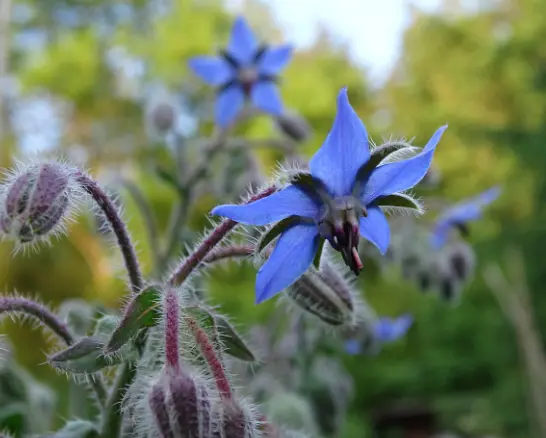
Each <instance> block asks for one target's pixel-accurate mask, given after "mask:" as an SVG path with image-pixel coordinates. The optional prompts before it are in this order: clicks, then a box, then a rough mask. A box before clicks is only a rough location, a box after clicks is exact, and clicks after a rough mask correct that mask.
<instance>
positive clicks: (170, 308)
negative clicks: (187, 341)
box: [163, 287, 180, 373]
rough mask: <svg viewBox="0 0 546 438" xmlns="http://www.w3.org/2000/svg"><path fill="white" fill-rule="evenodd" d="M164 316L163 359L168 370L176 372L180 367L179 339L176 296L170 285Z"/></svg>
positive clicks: (166, 296)
mask: <svg viewBox="0 0 546 438" xmlns="http://www.w3.org/2000/svg"><path fill="white" fill-rule="evenodd" d="M163 306H164V307H163V314H164V316H165V361H166V365H167V369H168V371H169V372H172V373H177V372H178V371H179V369H180V358H179V355H178V351H179V339H178V331H179V324H178V315H179V309H178V296H177V295H176V290H175V289H174V288H172V287H170V288H169V289H168V290H167V293H166V295H165V301H164V304H163Z"/></svg>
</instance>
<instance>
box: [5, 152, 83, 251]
mask: <svg viewBox="0 0 546 438" xmlns="http://www.w3.org/2000/svg"><path fill="white" fill-rule="evenodd" d="M72 179H73V178H72V172H71V170H70V169H69V168H67V167H66V166H64V165H62V164H60V163H55V162H51V163H44V164H35V165H31V166H29V167H27V168H25V169H21V171H20V172H17V173H16V174H14V175H13V176H12V177H11V178H10V179H9V180H8V181H7V183H6V184H5V185H4V187H3V188H2V197H1V205H0V230H1V231H2V232H3V233H5V234H8V235H10V236H13V237H14V238H15V239H16V240H17V241H18V242H19V243H21V244H26V243H31V242H35V241H36V240H40V239H46V238H47V237H49V236H50V235H54V234H57V233H59V232H62V231H63V228H64V225H65V223H66V219H67V217H68V216H69V212H70V209H71V207H72V206H73V204H74V201H75V193H76V187H77V186H76V185H75V184H73V181H72Z"/></svg>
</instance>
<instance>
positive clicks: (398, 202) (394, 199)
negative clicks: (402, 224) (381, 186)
mask: <svg viewBox="0 0 546 438" xmlns="http://www.w3.org/2000/svg"><path fill="white" fill-rule="evenodd" d="M374 203H375V204H376V205H379V206H381V207H399V208H411V209H412V210H417V211H419V212H421V211H423V208H422V207H421V205H420V204H419V202H417V201H416V200H415V199H413V198H412V197H411V196H408V195H404V194H402V193H398V194H393V195H388V196H381V197H380V198H378V199H377V200H376V201H375V202H374Z"/></svg>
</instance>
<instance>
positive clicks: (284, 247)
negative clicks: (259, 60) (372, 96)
mask: <svg viewBox="0 0 546 438" xmlns="http://www.w3.org/2000/svg"><path fill="white" fill-rule="evenodd" d="M446 128H447V125H446V126H443V127H441V128H440V129H438V130H437V131H436V132H435V133H434V135H433V136H432V138H431V139H430V140H429V142H428V143H427V145H426V146H425V147H424V148H423V150H422V151H421V152H420V153H419V154H417V155H415V156H412V157H411V158H408V159H406V160H402V161H395V162H388V163H385V164H381V162H382V160H383V159H384V158H385V157H386V156H388V155H390V154H391V153H393V152H394V151H396V150H398V149H396V147H394V146H393V147H392V148H377V149H376V150H374V151H373V153H371V152H370V148H369V145H368V133H367V131H366V128H365V126H364V124H363V123H362V121H361V120H360V119H359V118H358V116H357V114H356V113H355V112H354V110H353V108H352V107H351V104H350V103H349V99H348V97H347V88H342V89H341V91H340V92H339V95H338V99H337V114H336V117H335V120H334V124H333V126H332V129H331V131H330V133H329V134H328V136H327V138H326V140H325V142H324V144H323V145H322V147H321V148H320V149H319V150H318V151H317V153H316V154H315V155H314V156H313V158H312V159H311V161H310V163H309V167H310V173H308V174H306V173H300V174H297V175H295V176H294V177H293V178H292V180H291V182H292V184H290V185H289V186H288V187H286V188H284V189H283V190H280V191H278V192H276V193H274V194H272V195H270V196H268V197H266V198H263V199H261V200H259V201H256V202H253V203H250V204H246V205H221V206H218V207H216V208H214V209H213V210H212V212H211V213H212V214H214V215H219V216H225V217H228V218H230V219H232V220H234V221H237V222H241V223H244V224H248V225H267V224H270V223H273V222H279V223H278V224H277V225H275V226H274V227H273V228H272V229H271V230H270V231H269V235H268V237H267V238H266V239H265V243H266V244H267V243H269V242H271V241H272V240H273V239H274V238H275V237H276V236H279V239H278V241H277V243H276V246H275V249H274V250H273V252H272V254H271V256H270V257H269V259H268V260H267V261H266V262H265V264H264V265H263V266H262V267H261V268H260V270H259V271H258V276H257V279H256V302H257V303H260V302H262V301H265V300H267V299H269V298H271V297H273V296H274V295H276V294H277V293H279V292H280V291H281V290H283V289H285V288H286V287H288V286H290V285H292V284H293V283H294V282H295V281H296V280H297V279H298V278H299V277H300V276H301V275H302V274H303V273H304V272H305V271H306V270H307V268H309V266H310V265H311V263H312V262H313V260H314V259H315V257H316V255H317V253H318V254H319V257H320V251H319V250H320V248H322V244H323V242H324V241H325V240H328V242H329V243H330V245H331V246H332V248H334V249H335V250H337V251H339V252H340V253H341V255H342V257H343V260H344V261H345V263H346V264H347V266H349V267H350V268H351V270H352V271H353V272H354V273H355V274H358V273H359V272H360V270H361V269H362V262H361V260H360V257H359V255H358V251H357V248H358V242H359V236H360V235H361V236H362V237H364V238H365V239H367V240H369V241H370V242H372V243H373V244H374V245H375V246H376V247H377V248H378V249H379V251H380V252H381V253H382V254H385V252H386V251H387V248H388V246H389V242H390V229H389V224H388V222H387V218H386V216H385V214H384V213H383V211H382V210H381V208H382V207H389V206H395V207H398V208H409V209H413V210H417V211H418V212H422V209H421V206H420V205H419V203H418V202H417V201H416V200H414V199H413V198H412V197H410V196H408V195H406V194H403V193H401V192H403V191H405V190H408V189H411V188H412V187H414V186H415V185H416V184H417V183H418V182H419V181H421V179H422V178H423V177H424V176H425V174H426V173H427V171H428V169H429V167H430V164H431V162H432V157H433V154H434V150H435V149H436V146H437V144H438V142H439V141H440V138H441V136H442V134H443V132H444V131H445V129H446Z"/></svg>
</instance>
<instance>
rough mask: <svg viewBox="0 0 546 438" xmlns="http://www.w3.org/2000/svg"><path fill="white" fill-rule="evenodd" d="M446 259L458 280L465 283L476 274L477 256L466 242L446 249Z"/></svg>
mask: <svg viewBox="0 0 546 438" xmlns="http://www.w3.org/2000/svg"><path fill="white" fill-rule="evenodd" d="M445 257H446V258H447V263H448V264H449V266H450V267H451V271H452V272H453V274H454V275H455V278H456V279H457V280H459V281H462V282H465V281H467V280H468V279H469V278H470V277H471V276H472V274H473V273H474V268H475V265H476V256H475V254H474V251H473V250H472V247H470V245H468V244H466V243H464V242H457V243H455V244H453V245H450V246H448V247H447V248H446V249H445Z"/></svg>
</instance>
